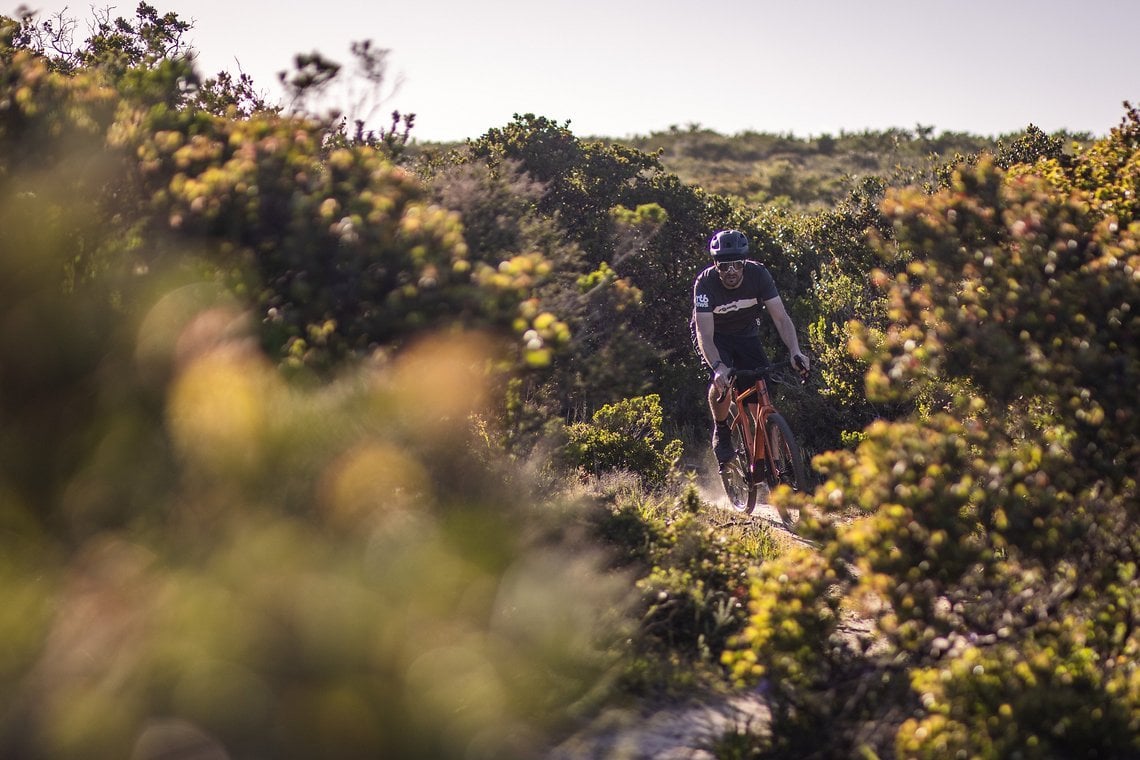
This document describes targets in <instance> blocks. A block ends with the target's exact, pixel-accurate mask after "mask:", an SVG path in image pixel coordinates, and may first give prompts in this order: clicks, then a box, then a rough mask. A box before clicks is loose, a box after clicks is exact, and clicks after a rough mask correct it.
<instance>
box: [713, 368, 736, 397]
mask: <svg viewBox="0 0 1140 760" xmlns="http://www.w3.org/2000/svg"><path fill="white" fill-rule="evenodd" d="M731 373H732V368H731V367H729V366H728V365H727V364H725V363H723V362H718V363H717V365H716V367H715V368H714V369H713V385H715V386H716V389H717V391H719V392H720V393H724V392H725V390H727V389H728V383H729V381H730V380H731Z"/></svg>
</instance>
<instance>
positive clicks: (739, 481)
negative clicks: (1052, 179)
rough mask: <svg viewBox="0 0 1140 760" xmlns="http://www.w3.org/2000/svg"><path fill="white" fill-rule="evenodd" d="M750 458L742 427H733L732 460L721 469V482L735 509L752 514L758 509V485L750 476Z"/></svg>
mask: <svg viewBox="0 0 1140 760" xmlns="http://www.w3.org/2000/svg"><path fill="white" fill-rule="evenodd" d="M749 459H750V457H749V455H748V452H747V451H746V450H745V447H744V436H742V435H741V433H740V426H739V425H733V426H732V459H730V460H728V461H727V462H725V463H724V464H723V465H721V467H720V480H721V482H722V483H724V492H725V493H726V494H727V495H728V501H729V503H730V504H731V505H732V508H733V509H737V510H739V511H741V512H746V513H748V514H752V510H753V509H755V508H756V483H755V482H753V480H752V476H751V475H750V474H749V473H750V472H751V470H752V463H751V462H750V461H749Z"/></svg>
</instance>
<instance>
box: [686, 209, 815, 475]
mask: <svg viewBox="0 0 1140 760" xmlns="http://www.w3.org/2000/svg"><path fill="white" fill-rule="evenodd" d="M748 250H749V249H748V238H747V237H745V235H744V233H742V232H740V231H739V230H721V231H720V232H718V233H716V234H715V235H713V236H712V239H711V240H710V241H709V254H710V255H711V256H712V258H713V265H712V266H710V267H708V268H707V269H705V270H704V271H703V272H701V273H700V274H699V275H697V279H696V281H695V282H694V283H693V325H694V328H695V329H694V334H695V336H696V341H697V348H698V350H699V351H700V352H701V356H702V357H704V360H705V362H706V363H707V364H708V366H709V367H710V368H711V375H710V382H709V411H710V412H711V413H712V418H713V436H712V445H713V452H714V453H715V455H716V460H717V464H718V465H723V464H724V463H725V462H727V461H728V460H729V459H731V458H732V453H733V451H732V440H731V438H732V436H731V433H730V431H729V424H728V413H729V398H728V394H727V393H725V391H726V390H727V389H728V383H729V377H730V373H731V372H732V370H734V369H743V370H755V369H762V368H764V367H766V366H768V357H767V355H766V354H765V353H764V347H763V345H762V344H761V341H760V312H761V311H763V310H764V309H767V311H768V316H769V317H771V319H772V323H773V324H774V325H775V326H776V332H778V333H779V335H780V338H781V340H783V341H784V345H786V346H787V347H788V351H789V352H790V353H791V355H792V365H793V366H795V367H797V368H798V369H799V370H800V372H801V373H805V374H806V373H807V371H808V368H809V367H810V366H811V363H810V361H809V360H808V358H807V356H806V355H805V354H804V353H803V351H801V350H800V342H799V339H798V338H797V337H796V326H795V325H794V324H793V323H792V318H791V317H790V316H788V312H787V310H786V309H785V308H784V302H783V301H781V300H780V294H779V293H777V292H776V283H775V281H774V280H773V279H772V275H771V273H770V272H769V271H768V270H767V268H765V267H764V266H763V265H762V264H760V263H758V262H756V261H752V260H749V259H748Z"/></svg>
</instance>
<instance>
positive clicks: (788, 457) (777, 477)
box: [767, 412, 808, 523]
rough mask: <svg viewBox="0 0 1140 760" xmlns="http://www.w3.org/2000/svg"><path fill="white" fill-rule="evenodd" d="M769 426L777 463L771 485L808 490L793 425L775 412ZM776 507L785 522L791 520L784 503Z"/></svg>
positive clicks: (774, 461) (795, 489) (774, 458)
mask: <svg viewBox="0 0 1140 760" xmlns="http://www.w3.org/2000/svg"><path fill="white" fill-rule="evenodd" d="M767 428H768V451H769V452H771V454H772V463H773V464H774V465H775V471H774V472H772V473H769V483H770V485H772V486H773V487H775V486H778V485H781V484H783V485H786V486H788V487H790V488H791V489H792V490H793V491H803V490H806V489H807V484H808V483H807V470H806V469H805V468H804V459H803V457H802V456H801V455H800V447H799V445H797V444H796V437H795V436H794V435H792V427H791V425H789V424H788V421H787V420H785V419H784V418H783V416H781V415H780V413H779V412H775V413H773V414H772V415H770V416H769V417H768V425H767ZM776 509H777V511H779V513H780V517H781V518H782V519H783V520H784V522H785V523H787V522H789V516H788V514H787V511H786V509H785V508H784V507H783V506H782V505H777V506H776Z"/></svg>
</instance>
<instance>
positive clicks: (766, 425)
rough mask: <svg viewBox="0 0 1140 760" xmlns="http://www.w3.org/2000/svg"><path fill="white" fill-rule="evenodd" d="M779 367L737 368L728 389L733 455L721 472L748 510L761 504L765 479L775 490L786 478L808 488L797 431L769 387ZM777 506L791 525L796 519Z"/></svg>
mask: <svg viewBox="0 0 1140 760" xmlns="http://www.w3.org/2000/svg"><path fill="white" fill-rule="evenodd" d="M773 369H775V367H773V366H769V367H767V368H765V369H761V370H733V372H732V373H731V374H730V382H729V384H728V390H727V391H726V392H727V393H729V394H731V405H730V406H729V419H730V422H731V430H732V448H733V455H732V458H731V459H729V460H728V461H727V462H725V463H724V464H723V465H721V468H720V477H721V481H722V482H723V483H724V491H725V493H726V494H728V499H729V501H730V502H731V503H732V506H733V507H734V508H736V509H738V510H740V511H742V512H747V513H748V514H752V512H753V511H754V510H755V509H756V492H757V490H758V489H759V487H760V486H761V485H766V486H767V487H768V489H769V491H771V490H773V489H775V488H776V487H777V486H779V485H781V484H783V485H787V486H790V487H791V489H792V490H793V491H802V490H804V489H805V488H807V470H806V469H805V468H804V462H803V456H802V455H801V453H800V447H799V445H798V444H797V443H796V437H795V436H794V435H793V434H792V428H791V425H789V424H788V421H787V420H785V419H784V417H783V415H782V414H780V412H778V411H777V410H776V407H775V405H774V404H773V403H772V398H771V396H770V395H769V393H768V382H767V381H768V379H770V376H771V374H772V370H773ZM797 369H799V368H797ZM800 371H801V376H803V374H804V373H803V371H802V369H801V370H800ZM738 388H739V389H740V390H738ZM774 506H775V507H776V511H777V512H779V514H780V519H781V520H782V521H783V523H784V526H785V527H789V526H790V525H791V522H792V521H791V518H790V517H789V515H788V511H787V507H785V506H784V505H782V504H776V505H774Z"/></svg>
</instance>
